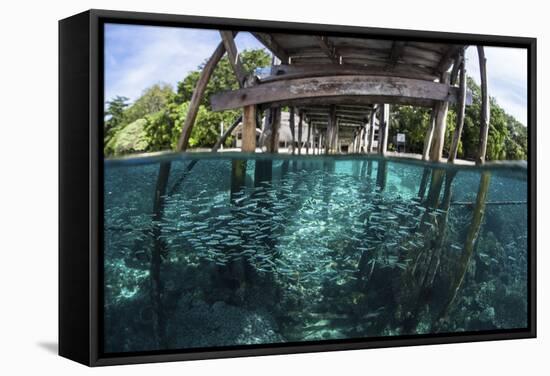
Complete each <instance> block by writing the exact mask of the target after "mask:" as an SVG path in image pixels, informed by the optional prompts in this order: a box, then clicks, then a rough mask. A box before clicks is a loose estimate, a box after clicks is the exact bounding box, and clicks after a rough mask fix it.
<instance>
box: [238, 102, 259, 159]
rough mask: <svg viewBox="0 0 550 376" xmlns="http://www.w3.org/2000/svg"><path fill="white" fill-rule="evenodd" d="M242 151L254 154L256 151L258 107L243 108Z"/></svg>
mask: <svg viewBox="0 0 550 376" xmlns="http://www.w3.org/2000/svg"><path fill="white" fill-rule="evenodd" d="M242 137H243V139H242V146H241V151H243V152H249V153H253V152H255V151H256V106H254V105H250V106H245V107H244V108H243V128H242Z"/></svg>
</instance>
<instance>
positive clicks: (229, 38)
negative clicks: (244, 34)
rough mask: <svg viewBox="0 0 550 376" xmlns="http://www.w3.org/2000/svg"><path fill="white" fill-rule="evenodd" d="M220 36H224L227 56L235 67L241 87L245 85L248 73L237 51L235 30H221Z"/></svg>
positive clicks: (234, 70)
mask: <svg viewBox="0 0 550 376" xmlns="http://www.w3.org/2000/svg"><path fill="white" fill-rule="evenodd" d="M220 36H221V37H222V41H223V45H224V46H225V51H226V52H227V57H228V58H229V63H230V64H231V67H232V68H233V72H234V73H235V77H237V81H238V83H239V87H243V86H244V82H245V79H246V73H245V70H244V68H243V66H242V63H241V59H240V57H239V52H238V51H237V46H235V40H234V36H233V31H230V30H220Z"/></svg>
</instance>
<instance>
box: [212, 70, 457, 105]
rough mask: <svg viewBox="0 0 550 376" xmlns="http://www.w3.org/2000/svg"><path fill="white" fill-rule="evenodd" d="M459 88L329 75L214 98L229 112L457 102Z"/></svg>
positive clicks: (411, 81) (398, 79)
mask: <svg viewBox="0 0 550 376" xmlns="http://www.w3.org/2000/svg"><path fill="white" fill-rule="evenodd" d="M457 92H458V88H456V87H450V86H449V85H448V84H447V83H438V82H430V81H423V80H416V79H409V78H399V77H391V76H326V77H317V78H307V79H306V78H303V79H291V80H284V81H277V82H270V83H264V84H259V85H256V86H254V87H250V88H244V89H239V90H235V91H228V92H224V93H219V94H215V95H213V96H212V97H211V98H210V100H211V105H212V109H213V110H214V111H221V110H229V109H234V108H239V107H244V106H247V105H251V104H262V103H271V102H278V101H285V100H293V99H308V98H321V99H322V98H326V97H331V96H334V97H353V96H366V97H369V96H375V97H387V98H388V101H387V103H413V104H414V103H415V101H414V100H415V99H420V100H425V101H433V100H438V101H450V102H456V99H457V98H458V95H457V94H458V93H457Z"/></svg>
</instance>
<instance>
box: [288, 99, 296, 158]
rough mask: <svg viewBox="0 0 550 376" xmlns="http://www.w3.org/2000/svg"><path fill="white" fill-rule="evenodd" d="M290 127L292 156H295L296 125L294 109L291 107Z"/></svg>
mask: <svg viewBox="0 0 550 376" xmlns="http://www.w3.org/2000/svg"><path fill="white" fill-rule="evenodd" d="M288 125H289V126H290V134H291V135H292V155H294V149H295V148H296V136H295V134H296V124H295V121H294V107H290V117H289V119H288Z"/></svg>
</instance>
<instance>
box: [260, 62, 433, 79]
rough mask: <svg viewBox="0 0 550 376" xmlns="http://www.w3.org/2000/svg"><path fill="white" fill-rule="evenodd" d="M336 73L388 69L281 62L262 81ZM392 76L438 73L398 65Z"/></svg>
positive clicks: (383, 72)
mask: <svg viewBox="0 0 550 376" xmlns="http://www.w3.org/2000/svg"><path fill="white" fill-rule="evenodd" d="M336 75H371V76H387V75H388V71H387V69H386V68H385V67H383V66H379V67H370V66H365V65H359V64H349V63H348V62H346V64H342V65H336V64H307V65H299V64H294V63H293V64H290V65H289V64H281V65H277V66H274V67H273V70H272V75H271V76H268V77H264V78H262V80H261V82H271V81H280V80H286V79H290V78H305V77H319V76H336ZM392 76H394V77H403V78H416V79H421V80H428V81H434V80H435V79H436V78H437V77H439V76H438V75H435V74H433V72H431V71H428V70H426V69H419V68H415V67H407V66H404V65H397V66H395V67H394V68H393V70H392Z"/></svg>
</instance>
